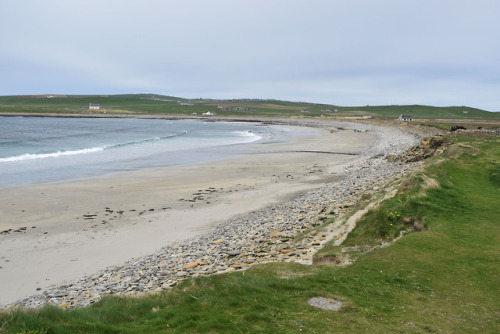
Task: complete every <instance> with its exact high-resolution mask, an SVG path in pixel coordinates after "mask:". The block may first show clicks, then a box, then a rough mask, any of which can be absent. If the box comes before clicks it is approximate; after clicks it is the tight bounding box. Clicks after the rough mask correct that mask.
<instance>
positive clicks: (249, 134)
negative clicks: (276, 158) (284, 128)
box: [233, 131, 262, 142]
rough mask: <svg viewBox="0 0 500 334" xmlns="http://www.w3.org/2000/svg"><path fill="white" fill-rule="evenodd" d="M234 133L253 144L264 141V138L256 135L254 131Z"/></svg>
mask: <svg viewBox="0 0 500 334" xmlns="http://www.w3.org/2000/svg"><path fill="white" fill-rule="evenodd" d="M233 133H234V134H237V135H238V136H241V137H247V139H246V140H245V141H246V142H253V141H257V140H259V139H262V136H259V135H256V134H255V133H253V132H252V131H233Z"/></svg>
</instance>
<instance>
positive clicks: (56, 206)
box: [0, 128, 377, 307]
mask: <svg viewBox="0 0 500 334" xmlns="http://www.w3.org/2000/svg"><path fill="white" fill-rule="evenodd" d="M376 140H377V139H376V137H375V136H372V135H370V134H366V133H359V132H354V131H352V130H339V131H337V130H335V129H334V128H331V129H321V134H320V135H315V136H307V137H301V138H292V139H291V140H290V141H289V142H286V143H267V144H266V143H260V144H259V143H258V144H253V145H252V147H251V150H250V151H249V153H248V154H245V155H243V156H240V157H236V158H230V159H224V160H218V161H213V162H209V163H202V164H197V165H188V166H175V167H165V168H158V169H152V170H145V171H135V172H126V173H116V174H112V175H107V176H105V177H97V178H90V179H84V180H76V181H68V182H62V183H52V184H42V185H33V186H25V187H14V188H7V189H1V190H0V213H1V221H0V232H1V231H6V230H11V231H10V232H8V233H7V232H4V233H2V234H0V282H1V284H0V307H1V306H3V305H5V304H8V303H12V302H15V301H16V300H18V299H21V298H24V297H27V296H30V295H33V294H36V293H37V289H40V288H44V287H46V286H48V285H54V284H60V283H62V282H64V281H69V280H74V279H78V278H80V277H82V276H84V275H87V274H92V273H94V272H97V271H98V270H100V269H103V268H105V267H107V266H112V265H118V264H120V263H123V262H125V261H126V260H129V259H131V258H134V257H139V256H143V255H146V254H149V253H152V252H154V251H155V250H157V249H159V248H161V247H163V246H165V245H167V244H170V243H174V242H177V241H181V240H185V239H187V238H191V237H194V236H196V235H197V234H199V233H202V232H203V231H205V230H207V229H208V228H210V227H211V226H213V225H214V224H217V223H221V222H224V221H225V220H227V219H229V218H231V217H234V216H236V215H244V214H248V213H249V212H251V211H253V210H256V209H259V208H262V207H265V206H267V205H269V204H272V203H277V202H281V201H284V200H285V199H287V198H290V197H291V196H294V195H296V194H297V193H298V192H303V191H307V190H311V189H314V188H316V187H320V186H322V185H324V184H325V183H326V182H328V181H329V177H330V175H331V174H330V173H329V170H331V169H332V168H334V166H338V165H339V164H341V163H345V162H347V161H350V160H352V159H354V158H356V155H352V154H358V153H360V152H362V151H363V150H364V149H366V148H367V147H369V146H371V145H374V144H375V142H376ZM315 151H316V152H315ZM326 152H334V153H336V154H331V153H326ZM342 153H347V154H342ZM16 230H17V232H16Z"/></svg>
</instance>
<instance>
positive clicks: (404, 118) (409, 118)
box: [398, 115, 413, 122]
mask: <svg viewBox="0 0 500 334" xmlns="http://www.w3.org/2000/svg"><path fill="white" fill-rule="evenodd" d="M398 120H400V121H403V122H410V121H413V116H411V115H399V118H398Z"/></svg>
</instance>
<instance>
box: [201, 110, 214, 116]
mask: <svg viewBox="0 0 500 334" xmlns="http://www.w3.org/2000/svg"><path fill="white" fill-rule="evenodd" d="M203 115H204V116H215V115H217V114H216V113H215V112H213V111H207V112H204V113H203Z"/></svg>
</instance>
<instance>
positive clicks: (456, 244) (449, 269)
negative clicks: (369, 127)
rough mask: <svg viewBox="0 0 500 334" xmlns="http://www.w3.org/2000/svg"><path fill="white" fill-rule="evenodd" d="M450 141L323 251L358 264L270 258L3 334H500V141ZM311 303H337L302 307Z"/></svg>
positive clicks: (27, 321) (6, 322) (4, 317)
mask: <svg viewBox="0 0 500 334" xmlns="http://www.w3.org/2000/svg"><path fill="white" fill-rule="evenodd" d="M449 140H450V141H451V142H452V144H453V145H451V146H449V147H448V149H447V150H446V151H445V153H444V154H443V155H441V156H436V157H433V158H431V159H430V161H429V162H428V163H427V165H426V167H425V169H423V170H421V171H419V172H417V173H415V174H414V175H412V176H411V177H409V178H407V179H405V180H402V181H401V183H400V184H398V185H396V186H397V189H398V193H397V194H396V196H395V197H393V198H391V199H388V200H386V201H385V202H383V203H381V205H380V206H379V207H378V208H377V209H376V210H372V211H370V212H369V213H368V214H367V215H366V216H365V218H364V219H363V220H362V221H361V222H360V223H359V224H358V225H357V227H356V229H355V230H354V231H353V233H351V234H350V235H349V237H348V238H347V239H346V241H345V243H344V244H343V245H341V246H338V247H333V246H329V247H327V248H325V249H324V250H322V251H321V252H320V254H318V256H331V257H336V256H341V254H343V253H344V252H342V249H343V248H347V249H348V250H350V252H351V253H352V254H351V255H352V256H354V257H356V258H357V260H356V261H355V262H354V263H353V264H351V265H349V266H345V267H337V266H319V265H316V266H304V265H299V264H284V263H271V264H266V265H259V266H255V267H253V268H251V269H249V270H247V271H244V272H234V273H231V274H226V275H216V276H211V277H205V278H195V279H189V280H187V281H185V282H183V283H182V284H180V285H178V286H176V287H174V288H173V289H172V290H170V291H168V292H165V293H161V294H157V295H151V296H147V297H143V298H117V297H107V298H104V299H103V300H102V301H101V302H99V303H97V304H95V305H93V306H91V307H87V308H81V309H75V310H62V309H58V308H56V307H49V306H47V307H45V308H43V309H41V310H39V311H16V312H6V313H1V314H0V332H6V333H169V332H177V333H186V332H187V333H192V332H208V333H220V332H227V333H249V332H250V333H276V332H283V333H295V332H297V333H298V332H303V333H498V332H500V284H498V282H500V205H498V204H499V199H500V164H499V162H500V140H499V139H498V138H452V139H449ZM411 230H413V231H415V232H413V233H408V234H406V235H405V236H404V237H402V238H400V239H399V240H397V241H396V242H394V243H392V244H391V245H390V246H387V247H375V248H373V247H374V246H378V245H381V244H382V243H384V242H389V241H391V240H392V239H393V238H394V237H395V236H398V235H399V234H400V232H401V231H411ZM417 231H419V232H417ZM370 248H373V250H371V251H369V252H359V251H356V250H359V249H365V250H367V249H370ZM346 253H349V251H348V252H346ZM354 253H356V254H354ZM362 253H364V254H362ZM316 296H322V297H328V298H335V299H337V300H340V301H342V302H343V303H344V304H343V307H342V308H341V310H340V311H338V312H333V311H327V310H322V309H318V308H315V307H312V306H310V305H308V303H307V300H308V299H309V298H311V297H316Z"/></svg>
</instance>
